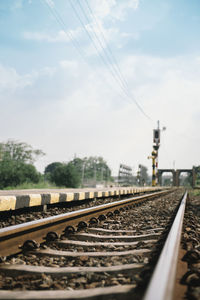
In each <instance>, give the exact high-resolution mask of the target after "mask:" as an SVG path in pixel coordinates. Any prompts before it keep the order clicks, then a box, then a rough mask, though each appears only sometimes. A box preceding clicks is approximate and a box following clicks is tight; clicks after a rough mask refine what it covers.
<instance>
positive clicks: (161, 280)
mask: <svg viewBox="0 0 200 300" xmlns="http://www.w3.org/2000/svg"><path fill="white" fill-rule="evenodd" d="M187 195H188V194H187V192H186V193H185V194H184V196H183V198H182V201H181V204H180V207H179V209H178V212H177V214H176V217H175V220H174V222H173V225H172V227H171V230H170V232H169V235H168V237H167V240H166V242H165V245H164V248H163V250H162V252H161V255H160V258H159V260H158V263H157V265H156V268H155V271H154V273H153V276H152V278H151V280H150V283H149V286H148V288H147V291H146V294H145V296H144V300H171V299H173V292H174V285H175V278H176V269H177V262H178V253H179V247H180V240H181V232H182V225H183V218H184V212H185V206H186V200H187Z"/></svg>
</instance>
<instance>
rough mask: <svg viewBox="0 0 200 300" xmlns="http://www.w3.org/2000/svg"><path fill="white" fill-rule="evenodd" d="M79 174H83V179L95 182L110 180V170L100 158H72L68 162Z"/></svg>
mask: <svg viewBox="0 0 200 300" xmlns="http://www.w3.org/2000/svg"><path fill="white" fill-rule="evenodd" d="M69 163H70V164H72V165H73V166H74V167H75V168H76V170H77V171H78V173H79V174H83V173H84V179H86V180H88V179H94V180H95V181H103V180H105V181H109V180H110V179H111V170H110V168H109V167H108V165H107V163H106V161H105V160H104V159H103V158H102V157H101V156H99V157H98V156H90V157H85V158H83V159H81V158H74V159H73V160H72V161H70V162H69Z"/></svg>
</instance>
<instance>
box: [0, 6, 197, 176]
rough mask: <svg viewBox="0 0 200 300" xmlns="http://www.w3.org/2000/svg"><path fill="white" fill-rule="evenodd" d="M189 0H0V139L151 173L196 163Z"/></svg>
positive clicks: (193, 24) (40, 164)
mask: <svg viewBox="0 0 200 300" xmlns="http://www.w3.org/2000/svg"><path fill="white" fill-rule="evenodd" d="M199 28H200V1H199V0H190V1H188V0H176V1H174V0H152V1H149V0H0V105H1V110H0V128H1V134H0V141H2V142H5V141H7V140H8V139H13V140H15V141H20V142H25V143H28V144H30V145H32V147H33V148H35V149H41V150H43V151H44V152H45V153H46V155H45V156H44V157H43V158H41V159H39V160H38V161H37V162H36V167H37V169H38V170H39V171H41V172H43V170H44V168H45V166H47V165H48V164H49V163H51V162H55V161H61V162H68V161H70V160H72V159H73V158H74V157H75V156H76V157H81V158H83V157H86V156H87V157H88V156H102V157H103V158H104V159H105V160H106V161H107V163H108V165H109V167H110V168H111V170H112V173H113V175H117V173H118V169H119V164H120V163H122V164H126V165H128V166H131V167H132V168H133V171H134V173H136V172H137V169H138V165H139V164H143V165H145V166H147V167H148V170H149V174H151V164H152V163H151V160H150V159H148V156H149V155H150V154H151V151H152V144H153V129H154V128H156V127H157V121H158V120H159V121H160V128H161V129H162V128H163V127H166V130H165V131H161V144H160V149H159V168H168V169H169V168H176V169H177V168H184V169H185V168H192V166H194V165H195V166H197V165H200V155H199V148H200V134H199V132H200V38H199Z"/></svg>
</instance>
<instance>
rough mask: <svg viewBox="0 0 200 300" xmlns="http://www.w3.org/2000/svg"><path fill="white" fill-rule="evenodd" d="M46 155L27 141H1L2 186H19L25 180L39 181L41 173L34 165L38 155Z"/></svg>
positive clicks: (0, 177)
mask: <svg viewBox="0 0 200 300" xmlns="http://www.w3.org/2000/svg"><path fill="white" fill-rule="evenodd" d="M40 155H44V153H43V152H42V151H41V150H33V148H32V147H31V146H30V145H28V144H26V143H19V142H15V141H12V140H9V141H8V142H6V143H0V188H1V189H2V188H5V187H7V186H17V185H19V184H22V183H24V182H34V183H37V182H38V181H39V179H40V174H39V173H38V172H37V170H36V168H35V167H34V166H33V165H32V163H33V161H35V159H36V157H38V156H40Z"/></svg>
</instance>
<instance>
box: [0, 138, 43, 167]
mask: <svg viewBox="0 0 200 300" xmlns="http://www.w3.org/2000/svg"><path fill="white" fill-rule="evenodd" d="M43 155H45V154H44V152H43V151H42V150H39V149H36V150H34V149H33V148H32V147H31V146H30V145H28V144H26V143H20V142H16V141H14V140H8V141H7V142H6V143H0V159H1V160H3V161H10V160H12V161H18V162H23V163H30V164H32V163H33V162H34V161H35V160H36V159H37V158H38V157H39V156H43Z"/></svg>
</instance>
